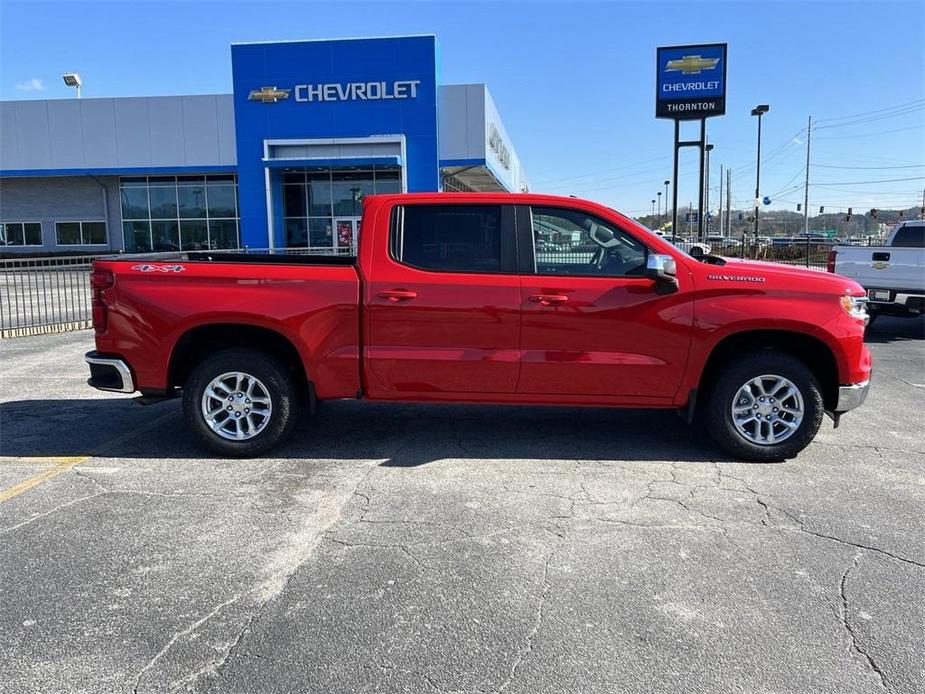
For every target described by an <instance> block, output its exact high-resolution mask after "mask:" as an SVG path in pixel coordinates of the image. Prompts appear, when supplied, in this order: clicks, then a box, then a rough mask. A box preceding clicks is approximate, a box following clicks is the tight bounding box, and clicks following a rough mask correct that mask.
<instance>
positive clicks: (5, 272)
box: [0, 256, 96, 337]
mask: <svg viewBox="0 0 925 694" xmlns="http://www.w3.org/2000/svg"><path fill="white" fill-rule="evenodd" d="M95 258H96V256H58V257H49V258H15V259H7V260H0V337H20V336H23V335H37V334H40V333H50V332H60V331H64V330H80V329H82V328H89V327H90V322H91V320H92V313H91V309H90V266H91V264H92V263H93V260H94V259H95Z"/></svg>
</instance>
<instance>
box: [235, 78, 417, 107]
mask: <svg viewBox="0 0 925 694" xmlns="http://www.w3.org/2000/svg"><path fill="white" fill-rule="evenodd" d="M420 83H421V80H396V81H394V82H347V83H346V84H345V83H340V82H330V83H327V84H297V85H295V86H294V87H292V88H291V89H280V88H278V87H276V86H272V87H261V88H260V89H254V90H251V92H250V93H249V94H248V96H247V98H248V100H249V101H262V102H263V103H265V104H275V103H276V102H277V101H285V100H286V99H288V98H289V95H290V93H292V94H293V98H294V99H295V101H298V102H314V101H386V100H389V99H416V98H417V96H418V85H419V84H420Z"/></svg>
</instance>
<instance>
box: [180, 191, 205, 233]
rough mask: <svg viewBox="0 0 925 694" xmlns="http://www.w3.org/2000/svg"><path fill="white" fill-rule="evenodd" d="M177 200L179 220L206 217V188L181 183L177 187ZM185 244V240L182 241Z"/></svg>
mask: <svg viewBox="0 0 925 694" xmlns="http://www.w3.org/2000/svg"><path fill="white" fill-rule="evenodd" d="M177 199H178V204H179V208H180V217H181V218H188V219H189V218H196V219H202V218H204V217H205V216H206V187H205V186H204V185H201V184H194V183H181V184H180V185H179V186H177ZM183 242H184V243H186V240H185V239H184V241H183Z"/></svg>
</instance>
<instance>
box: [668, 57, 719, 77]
mask: <svg viewBox="0 0 925 694" xmlns="http://www.w3.org/2000/svg"><path fill="white" fill-rule="evenodd" d="M718 62H719V58H703V57H701V56H699V55H686V56H684V57H683V58H681V59H680V60H669V61H668V65H667V67H666V70H667V71H668V72H680V73H681V74H682V75H697V74H700V72H701V71H702V70H712V69H713V68H715V67H716V64H717V63H718Z"/></svg>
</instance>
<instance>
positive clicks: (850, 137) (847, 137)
mask: <svg viewBox="0 0 925 694" xmlns="http://www.w3.org/2000/svg"><path fill="white" fill-rule="evenodd" d="M906 130H922V126H921V125H910V126H908V127H905V128H894V129H892V130H880V131H878V132H875V133H855V134H854V135H824V136H822V137H820V138H818V139H820V140H854V139H856V138H859V137H874V136H875V135H889V134H890V133H901V132H904V131H906Z"/></svg>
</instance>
